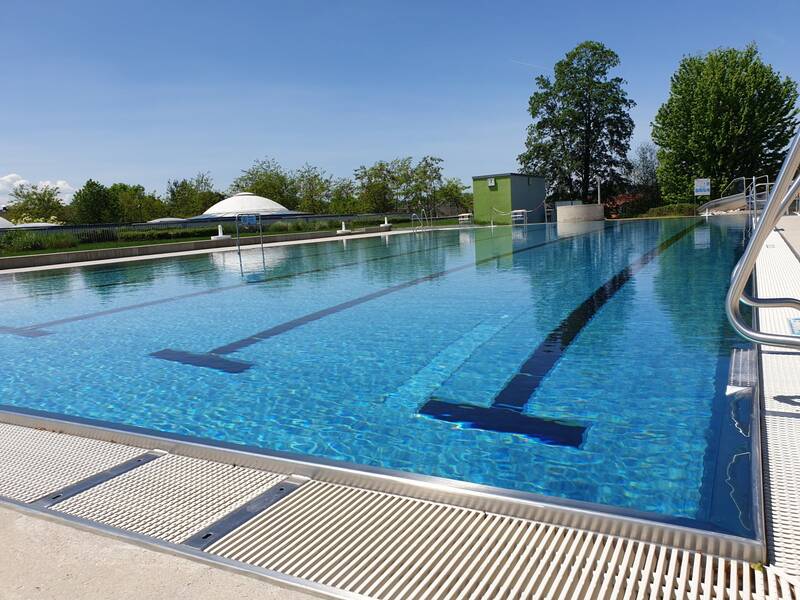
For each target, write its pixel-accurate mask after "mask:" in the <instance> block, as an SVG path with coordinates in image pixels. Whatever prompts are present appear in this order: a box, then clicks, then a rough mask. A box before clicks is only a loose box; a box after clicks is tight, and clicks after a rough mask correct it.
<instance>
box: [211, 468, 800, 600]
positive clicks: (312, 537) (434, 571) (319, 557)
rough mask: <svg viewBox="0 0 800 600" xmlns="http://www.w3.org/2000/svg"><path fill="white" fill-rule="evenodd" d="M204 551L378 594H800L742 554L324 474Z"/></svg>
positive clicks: (727, 599)
mask: <svg viewBox="0 0 800 600" xmlns="http://www.w3.org/2000/svg"><path fill="white" fill-rule="evenodd" d="M208 551H209V552H211V553H213V554H217V555H219V556H222V557H225V558H228V559H233V560H238V561H241V562H244V563H248V564H250V565H254V566H257V567H261V568H265V569H269V570H273V571H278V572H281V573H284V574H286V575H290V576H292V577H298V578H302V579H306V580H310V581H313V582H316V583H319V584H322V585H326V586H330V587H334V588H338V589H340V590H342V591H345V592H349V593H355V594H360V595H364V596H367V597H370V598H377V599H381V600H383V599H385V600H398V599H403V600H434V599H450V598H453V599H456V598H463V599H466V598H470V599H472V598H475V599H477V598H481V599H482V598H487V599H488V598H492V599H495V598H497V599H512V598H513V599H517V598H564V599H572V598H581V599H583V598H587V599H588V598H599V599H606V598H673V597H674V598H698V599H699V598H709V599H711V598H713V599H717V600H723V599H724V600H734V599H736V600H745V599H750V598H762V599H765V598H771V599H790V598H791V599H793V600H797V599H798V598H800V596H797V590H796V589H795V588H794V587H793V586H792V585H791V584H790V583H788V582H787V581H786V580H778V579H776V574H775V572H774V571H772V570H770V569H765V570H755V569H753V568H751V567H750V566H749V565H747V564H746V563H743V562H739V561H732V560H726V559H720V558H715V557H710V556H706V555H701V554H698V553H695V552H689V551H685V550H677V549H673V548H668V547H665V546H659V545H655V544H648V543H644V542H635V541H630V540H625V539H623V538H618V537H614V536H608V535H601V534H594V533H590V532H586V531H581V530H576V529H571V528H567V527H559V526H556V525H549V524H544V523H537V522H533V521H528V520H524V519H517V518H513V517H505V516H501V515H496V514H491V513H485V512H480V511H475V510H469V509H464V508H458V507H453V506H448V505H444V504H437V503H433V502H426V501H421V500H415V499H412V498H407V497H402V496H395V495H391V494H384V493H379V492H371V491H367V490H362V489H357V488H350V487H346V486H341V485H334V484H328V483H321V482H310V483H308V484H306V485H304V486H303V487H302V488H300V489H299V490H297V491H296V492H295V493H293V494H292V495H291V496H289V497H287V498H286V499H285V500H283V501H282V502H281V503H279V504H276V505H274V506H273V507H271V508H269V509H267V510H266V511H265V512H263V513H262V514H260V515H259V516H257V517H255V518H254V519H253V520H251V521H250V522H248V523H246V524H244V525H243V526H241V527H240V528H239V529H237V530H235V531H233V532H231V533H230V534H228V535H227V536H225V537H224V538H222V539H221V540H219V541H218V542H216V543H214V544H212V545H211V546H210V547H209V548H208Z"/></svg>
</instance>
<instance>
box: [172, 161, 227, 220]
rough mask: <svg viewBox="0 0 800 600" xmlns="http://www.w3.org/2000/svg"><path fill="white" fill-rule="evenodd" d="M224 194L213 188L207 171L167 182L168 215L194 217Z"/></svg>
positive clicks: (220, 198)
mask: <svg viewBox="0 0 800 600" xmlns="http://www.w3.org/2000/svg"><path fill="white" fill-rule="evenodd" d="M223 198H224V196H223V195H222V194H221V193H220V192H218V191H217V190H215V189H214V182H213V181H212V179H211V176H210V175H209V174H208V173H204V172H201V173H198V174H197V175H195V176H194V177H192V178H191V179H180V180H174V181H169V182H167V199H166V206H167V212H168V214H169V216H170V217H196V216H197V215H201V214H203V213H204V212H205V211H206V210H207V209H208V208H210V207H211V206H212V205H214V204H216V203H217V202H219V201H220V200H222V199H223Z"/></svg>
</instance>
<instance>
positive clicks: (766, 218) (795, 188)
mask: <svg viewBox="0 0 800 600" xmlns="http://www.w3.org/2000/svg"><path fill="white" fill-rule="evenodd" d="M799 166H800V131H798V133H797V134H796V135H795V137H794V139H793V140H792V143H791V145H790V146H789V150H788V151H787V153H786V158H785V159H784V161H783V165H782V166H781V170H780V173H778V178H777V179H776V180H775V183H774V184H773V185H772V186H771V187H772V189H771V190H770V193H769V199H768V200H767V202H766V204H765V206H764V210H763V211H762V213H761V215H760V217H758V219H757V221H756V224H755V228H754V230H753V234H752V235H751V237H750V241H749V242H748V244H747V247H746V248H745V250H744V254H743V255H742V258H741V259H740V260H739V262H738V263H737V264H736V266H735V267H734V269H733V274H732V275H731V287H730V289H729V290H728V295H727V297H726V299H725V312H726V313H727V314H728V320H729V321H730V323H731V325H732V326H733V328H734V329H735V330H736V331H737V332H738V333H739V335H741V336H742V337H744V338H746V339H748V340H750V341H751V342H754V343H756V344H767V345H770V346H783V347H786V348H795V349H800V337H794V336H789V335H780V334H776V333H768V332H765V331H759V330H757V329H754V328H753V327H752V326H751V325H748V324H747V323H746V322H745V320H744V319H743V318H742V312H741V305H742V304H748V305H750V306H753V307H755V308H795V309H797V310H800V300H797V299H795V298H756V297H753V296H751V295H749V294H748V293H747V292H746V291H745V287H747V282H748V281H749V280H750V276H751V275H752V273H753V269H754V268H755V264H756V259H757V258H758V254H759V253H760V252H761V248H763V246H764V243H765V242H766V240H767V237H768V236H769V234H770V233H771V232H772V230H773V229H774V228H775V225H777V223H778V220H779V219H780V218H781V217H782V216H783V215H784V214H785V213H786V210H787V208H788V207H789V204H791V202H792V201H793V200H794V199H795V198H796V197H797V195H798V192H800V177H797V178H796V179H794V180H793V177H794V175H795V173H797V169H798V167H799ZM755 185H756V182H755V181H754V182H753V186H754V195H755ZM767 187H769V185H767Z"/></svg>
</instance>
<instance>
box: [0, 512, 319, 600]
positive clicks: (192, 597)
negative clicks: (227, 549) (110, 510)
mask: <svg viewBox="0 0 800 600" xmlns="http://www.w3.org/2000/svg"><path fill="white" fill-rule="evenodd" d="M0 539H2V540H3V546H4V547H3V553H2V556H0V590H2V591H0V597H2V598H3V600H40V599H41V600H49V599H52V600H68V599H76V600H77V599H80V600H95V599H96V600H108V599H109V598H113V599H114V600H128V599H130V600H134V599H135V600H149V599H151V598H152V599H162V598H163V599H169V600H183V599H186V600H221V599H224V598H235V599H236V600H256V599H258V600H271V599H275V600H277V599H280V600H306V599H309V598H312V596H309V595H307V594H304V593H301V592H297V591H294V590H289V589H285V588H281V587H277V586H274V585H270V584H269V583H267V582H265V581H263V580H260V579H256V578H254V577H248V576H246V575H240V574H238V573H234V572H232V571H228V570H225V569H220V568H215V567H212V566H209V565H204V564H202V563H200V562H196V561H193V560H188V559H186V558H182V557H179V556H174V555H171V554H167V553H164V552H156V551H154V550H149V549H147V548H143V547H140V546H136V545H134V544H130V543H128V542H125V541H122V540H120V539H114V538H111V537H106V536H103V535H99V534H96V533H90V532H88V531H82V530H80V529H77V528H75V527H71V526H68V525H62V524H60V523H56V522H53V521H49V520H45V519H42V518H39V517H32V516H28V515H25V514H22V513H19V512H17V511H15V510H12V509H9V508H4V507H0Z"/></svg>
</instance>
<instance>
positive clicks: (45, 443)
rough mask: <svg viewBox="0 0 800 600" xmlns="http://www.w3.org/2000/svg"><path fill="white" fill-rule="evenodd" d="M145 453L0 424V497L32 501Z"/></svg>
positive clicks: (140, 450)
mask: <svg viewBox="0 0 800 600" xmlns="http://www.w3.org/2000/svg"><path fill="white" fill-rule="evenodd" d="M145 452H146V451H145V450H143V449H141V448H133V447H131V446H123V445H121V444H112V443H110V442H101V441H97V440H91V439H87V438H82V437H76V436H72V435H66V434H63V433H53V432H51V431H42V430H40V429H30V428H28V427H19V426H17V425H8V424H5V423H0V496H5V497H6V498H11V499H13V500H18V501H20V502H33V501H34V500H36V499H38V498H41V497H42V496H44V495H45V494H48V493H50V492H54V491H56V490H58V489H61V488H63V487H66V486H68V485H72V484H74V483H77V482H78V481H80V480H82V479H86V478H87V477H89V476H91V475H95V474H96V473H99V472H101V471H105V470H106V469H110V468H111V467H114V466H116V465H118V464H120V463H123V462H125V461H127V460H130V459H132V458H134V457H136V456H139V455H140V454H144V453H145Z"/></svg>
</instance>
